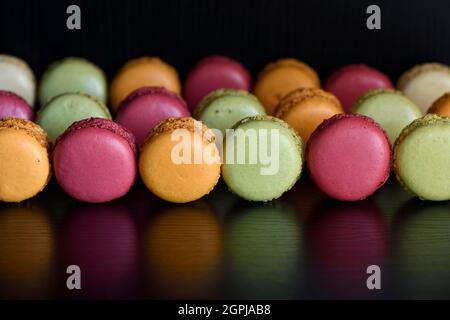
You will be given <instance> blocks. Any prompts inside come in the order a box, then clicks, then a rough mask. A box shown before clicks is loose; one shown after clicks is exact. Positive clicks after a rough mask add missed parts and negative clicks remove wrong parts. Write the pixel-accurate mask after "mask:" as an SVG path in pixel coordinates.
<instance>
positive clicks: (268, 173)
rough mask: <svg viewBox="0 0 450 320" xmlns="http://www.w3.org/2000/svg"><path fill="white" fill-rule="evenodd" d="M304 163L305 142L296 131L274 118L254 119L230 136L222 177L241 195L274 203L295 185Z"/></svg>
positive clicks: (239, 125) (246, 119)
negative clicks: (273, 201)
mask: <svg viewBox="0 0 450 320" xmlns="http://www.w3.org/2000/svg"><path fill="white" fill-rule="evenodd" d="M303 162H304V155H303V142H302V140H301V138H300V137H299V136H298V135H297V134H296V132H295V130H294V129H292V128H291V127H290V126H289V125H288V124H287V123H286V122H284V121H282V120H280V119H277V118H274V117H270V116H254V117H249V118H245V119H242V120H241V121H239V122H238V123H237V124H236V125H235V126H234V127H233V131H232V132H228V133H227V135H226V138H225V143H224V154H223V165H222V177H223V179H224V181H225V183H226V184H227V186H228V188H229V189H230V190H231V191H232V192H234V193H235V194H237V195H238V196H240V197H242V198H244V199H246V200H251V201H270V200H273V199H277V198H279V197H280V196H281V195H282V194H283V193H284V192H286V191H288V190H289V189H291V188H292V187H293V186H294V184H295V182H296V181H297V180H298V179H299V178H300V175H301V172H302V167H303Z"/></svg>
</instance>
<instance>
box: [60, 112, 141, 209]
mask: <svg viewBox="0 0 450 320" xmlns="http://www.w3.org/2000/svg"><path fill="white" fill-rule="evenodd" d="M136 153H137V150H136V145H135V140H134V137H133V134H132V133H130V132H129V131H128V130H127V129H125V128H123V127H122V126H120V125H118V124H116V123H114V122H112V121H111V120H107V119H103V118H90V119H85V120H81V121H78V122H75V123H74V124H72V125H71V126H70V127H69V128H68V129H67V130H66V131H65V132H64V133H63V134H62V135H61V136H60V137H59V138H58V140H57V141H56V145H55V148H54V151H53V165H54V171H55V176H56V180H57V181H58V183H59V185H60V186H61V187H62V188H63V189H64V190H65V191H66V192H67V193H68V194H69V195H71V196H72V197H74V198H76V199H78V200H80V201H86V202H107V201H111V200H114V199H117V198H119V197H121V196H123V195H124V194H125V193H127V192H128V190H130V188H131V187H132V185H133V184H134V181H135V178H136Z"/></svg>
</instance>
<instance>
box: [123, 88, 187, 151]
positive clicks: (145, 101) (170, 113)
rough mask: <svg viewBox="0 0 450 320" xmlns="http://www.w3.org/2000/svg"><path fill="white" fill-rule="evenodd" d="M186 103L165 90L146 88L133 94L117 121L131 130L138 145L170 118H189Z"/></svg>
mask: <svg viewBox="0 0 450 320" xmlns="http://www.w3.org/2000/svg"><path fill="white" fill-rule="evenodd" d="M189 116H190V112H189V110H188V108H187V106H186V103H185V102H184V101H183V100H182V99H181V98H180V97H179V96H177V95H176V94H175V93H173V92H170V91H168V90H166V89H164V88H157V87H145V88H141V89H138V90H136V91H134V92H133V93H131V94H130V95H129V96H128V98H127V99H125V100H124V101H123V103H122V104H121V105H120V107H119V111H118V112H117V116H116V119H115V121H116V122H117V123H119V124H121V125H123V126H124V127H125V128H127V129H128V130H130V131H131V132H132V133H133V134H134V136H135V138H136V142H137V144H138V145H141V144H142V143H143V142H144V141H145V137H146V136H147V134H148V133H149V132H150V131H151V130H152V129H153V127H155V126H156V125H157V124H158V123H160V122H161V121H163V120H166V119H168V118H171V117H174V118H182V117H189Z"/></svg>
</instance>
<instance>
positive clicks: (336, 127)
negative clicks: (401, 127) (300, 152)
mask: <svg viewBox="0 0 450 320" xmlns="http://www.w3.org/2000/svg"><path fill="white" fill-rule="evenodd" d="M307 164H308V168H309V170H310V172H311V177H312V179H313V180H314V181H315V182H316V184H317V185H318V186H319V188H320V189H321V190H322V191H323V192H325V193H326V194H327V195H328V196H330V197H332V198H335V199H337V200H343V201H356V200H362V199H365V198H367V197H368V196H370V195H371V194H373V193H374V192H375V191H376V190H377V189H378V188H380V187H381V186H382V185H383V184H384V183H385V182H386V180H387V178H388V177H389V173H390V164H391V147H390V144H389V139H388V137H387V135H386V133H385V132H384V130H383V129H382V128H381V127H380V126H379V125H378V124H377V123H376V122H375V121H373V120H372V119H370V118H368V117H366V116H363V115H348V114H339V115H335V116H334V117H332V118H330V119H328V120H325V121H324V122H323V123H322V124H321V125H320V126H319V127H318V128H317V129H316V130H315V131H314V133H313V134H312V136H311V138H310V139H309V140H308V146H307Z"/></svg>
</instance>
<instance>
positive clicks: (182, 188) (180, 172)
mask: <svg viewBox="0 0 450 320" xmlns="http://www.w3.org/2000/svg"><path fill="white" fill-rule="evenodd" d="M172 132H173V131H171V130H168V131H166V132H162V133H160V134H157V135H154V136H152V137H151V138H150V139H149V140H148V141H147V142H146V143H145V145H144V146H143V148H142V150H141V155H140V159H139V169H140V173H141V178H142V180H143V181H144V183H145V185H146V186H147V187H148V188H149V189H150V191H152V192H153V193H154V194H155V195H157V196H158V197H160V198H162V199H164V200H167V201H171V202H177V203H184V202H190V201H194V200H197V199H199V198H201V197H203V196H204V195H206V194H208V193H209V192H210V191H211V190H212V189H213V188H214V186H215V185H216V184H217V182H218V180H219V177H220V157H219V152H218V150H217V148H216V146H215V144H214V143H213V142H205V141H204V140H203V139H202V137H201V136H200V135H199V134H197V133H191V134H190V141H191V149H190V150H191V157H189V158H190V160H192V161H191V163H181V164H177V163H175V162H174V161H173V159H172V153H173V152H175V151H176V150H177V146H178V147H180V143H182V145H181V146H185V147H186V148H189V144H187V143H186V144H185V143H183V142H180V141H179V140H178V141H177V140H175V141H174V140H173V139H172ZM208 150H209V151H208ZM207 152H210V153H209V154H210V155H212V157H213V158H214V159H215V162H214V163H211V164H207V163H199V164H195V163H194V158H193V157H194V155H195V154H199V155H200V156H202V155H204V154H205V153H207Z"/></svg>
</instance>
